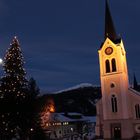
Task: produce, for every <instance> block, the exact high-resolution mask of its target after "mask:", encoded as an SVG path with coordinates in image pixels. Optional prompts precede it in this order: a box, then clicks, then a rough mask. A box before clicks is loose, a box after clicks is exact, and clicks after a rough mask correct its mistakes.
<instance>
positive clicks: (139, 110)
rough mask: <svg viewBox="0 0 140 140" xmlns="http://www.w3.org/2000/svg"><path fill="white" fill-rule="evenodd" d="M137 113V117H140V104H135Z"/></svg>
mask: <svg viewBox="0 0 140 140" xmlns="http://www.w3.org/2000/svg"><path fill="white" fill-rule="evenodd" d="M135 113H136V118H137V119H140V105H139V104H136V105H135Z"/></svg>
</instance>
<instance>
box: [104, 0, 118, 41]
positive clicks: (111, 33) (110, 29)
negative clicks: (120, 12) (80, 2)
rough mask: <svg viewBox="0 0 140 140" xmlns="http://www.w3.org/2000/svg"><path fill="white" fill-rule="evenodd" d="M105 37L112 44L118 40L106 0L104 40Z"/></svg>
mask: <svg viewBox="0 0 140 140" xmlns="http://www.w3.org/2000/svg"><path fill="white" fill-rule="evenodd" d="M107 37H108V38H109V39H110V40H111V41H113V42H114V43H116V41H117V40H118V36H117V34H116V30H115V27H114V24H113V20H112V16H111V13H110V9H109V4H108V0H106V9H105V39H106V38H107ZM119 40H120V39H119ZM117 42H118V41H117Z"/></svg>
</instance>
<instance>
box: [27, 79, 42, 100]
mask: <svg viewBox="0 0 140 140" xmlns="http://www.w3.org/2000/svg"><path fill="white" fill-rule="evenodd" d="M28 92H29V94H30V96H31V98H32V99H34V98H36V97H37V96H38V95H39V94H40V90H39V87H38V86H37V84H36V81H35V79H34V78H30V80H29V83H28Z"/></svg>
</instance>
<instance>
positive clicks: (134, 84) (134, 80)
mask: <svg viewBox="0 0 140 140" xmlns="http://www.w3.org/2000/svg"><path fill="white" fill-rule="evenodd" d="M133 88H134V89H135V90H137V88H138V83H137V79H136V76H135V73H134V79H133Z"/></svg>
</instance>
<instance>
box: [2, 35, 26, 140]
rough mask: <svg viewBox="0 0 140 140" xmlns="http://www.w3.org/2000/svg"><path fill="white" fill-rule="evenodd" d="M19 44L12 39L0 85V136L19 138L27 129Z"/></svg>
mask: <svg viewBox="0 0 140 140" xmlns="http://www.w3.org/2000/svg"><path fill="white" fill-rule="evenodd" d="M23 65H24V61H23V56H22V52H21V48H20V44H19V42H18V40H17V38H16V37H14V39H13V41H12V43H11V44H10V48H9V49H8V51H7V52H6V55H5V58H4V63H3V68H4V76H3V77H2V78H1V84H0V136H2V137H4V138H5V137H6V139H8V138H7V137H10V138H11V137H20V135H22V134H21V133H24V131H25V130H26V129H27V128H26V127H27V121H28V120H27V118H26V117H27V116H28V115H27V114H26V112H27V110H28V108H27V102H28V98H29V97H28V94H27V80H26V77H25V75H26V72H25V70H24V68H23Z"/></svg>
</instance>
